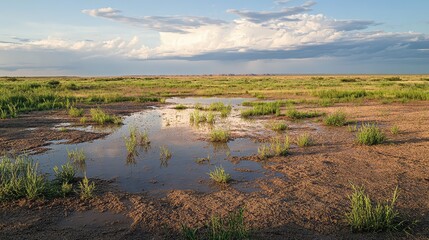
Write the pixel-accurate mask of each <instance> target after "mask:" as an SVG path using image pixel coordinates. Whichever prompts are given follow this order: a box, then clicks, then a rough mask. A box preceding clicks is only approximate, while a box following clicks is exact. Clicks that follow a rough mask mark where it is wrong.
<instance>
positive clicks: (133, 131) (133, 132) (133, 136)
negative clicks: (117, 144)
mask: <svg viewBox="0 0 429 240" xmlns="http://www.w3.org/2000/svg"><path fill="white" fill-rule="evenodd" d="M129 131H130V136H129V137H128V138H127V137H124V140H125V147H126V148H127V152H128V154H133V153H135V152H136V150H137V149H136V148H137V128H135V127H131V128H130V130H129Z"/></svg>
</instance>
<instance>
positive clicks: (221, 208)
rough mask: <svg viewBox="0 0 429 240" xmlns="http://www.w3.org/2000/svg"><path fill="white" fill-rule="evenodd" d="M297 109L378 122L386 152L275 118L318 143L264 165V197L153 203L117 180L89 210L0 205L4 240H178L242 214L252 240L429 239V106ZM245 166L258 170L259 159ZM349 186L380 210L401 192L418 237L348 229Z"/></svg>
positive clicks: (344, 133) (205, 196)
mask: <svg viewBox="0 0 429 240" xmlns="http://www.w3.org/2000/svg"><path fill="white" fill-rule="evenodd" d="M298 109H299V110H318V111H322V112H326V113H330V112H335V111H337V110H342V111H344V112H346V113H347V115H348V118H349V119H350V120H352V121H358V122H377V123H378V124H379V125H380V126H381V128H382V129H383V131H385V132H386V134H387V137H388V140H387V142H386V143H384V144H382V145H377V146H371V147H368V146H360V145H357V144H356V142H355V134H356V133H355V132H350V131H349V130H348V129H347V127H339V128H338V127H326V126H323V124H322V123H321V122H320V119H310V120H303V121H290V120H289V119H287V118H286V117H276V118H275V119H278V120H279V119H283V120H285V121H287V122H288V124H289V125H290V130H288V132H287V134H288V135H289V136H290V137H291V140H292V141H294V139H295V138H296V136H298V135H300V134H302V133H309V134H310V135H311V136H312V137H313V138H314V140H315V144H314V145H312V146H310V147H307V148H299V147H297V146H296V145H295V144H292V147H291V151H290V154H289V155H288V156H286V157H277V158H271V159H269V160H268V161H267V162H265V163H264V164H263V167H264V168H265V169H267V170H269V171H273V172H275V173H277V174H278V175H276V177H270V178H259V179H257V180H255V181H254V184H256V185H257V186H258V188H259V190H258V191H254V192H244V191H241V190H239V189H236V188H235V187H234V185H232V186H231V187H227V188H219V189H217V190H215V191H213V192H210V193H201V192H197V191H187V190H172V191H169V192H168V193H167V194H166V196H163V197H161V198H155V197H154V196H151V195H149V194H147V193H146V192H141V193H133V194H132V193H126V192H123V191H121V190H118V189H117V188H116V184H115V182H114V181H113V182H105V181H100V182H97V186H100V188H99V189H98V190H97V191H98V192H97V197H96V198H95V199H93V200H91V201H81V200H79V199H78V198H77V197H72V198H68V199H59V200H55V201H53V202H44V201H38V202H14V203H8V204H5V205H2V206H1V207H0V238H1V239H22V238H26V239H40V238H42V237H46V236H48V237H52V236H53V237H57V238H60V239H80V238H86V237H87V236H90V237H91V238H95V239H106V238H108V239H172V238H178V237H180V227H181V224H183V223H185V224H188V225H189V226H192V227H202V226H204V224H205V223H206V222H207V221H208V220H209V219H210V217H211V216H212V215H213V214H221V215H223V214H226V213H228V212H230V211H233V210H236V209H237V208H244V209H245V219H246V224H247V225H248V227H249V228H251V229H252V231H253V233H252V236H253V237H254V238H255V239H266V238H271V239H410V238H411V239H427V238H429V198H428V196H429V175H428V172H429V159H428V156H429V128H428V127H427V126H429V116H428V114H429V107H428V106H427V105H426V104H425V103H409V104H404V105H402V104H390V105H379V104H375V103H363V104H360V105H354V104H341V105H336V106H334V107H326V108H322V107H317V108H314V107H311V106H299V107H298ZM271 119H274V117H272V118H271ZM394 125H396V126H398V127H399V129H400V132H399V134H398V135H394V134H392V133H390V128H391V127H392V126H394ZM308 126H311V127H308ZM259 140H263V139H262V138H261V139H259ZM248 159H250V160H252V161H255V162H258V161H260V160H258V159H257V158H256V157H255V156H249V157H248ZM242 160H243V159H240V158H236V159H234V161H242ZM244 172H245V171H244ZM233 177H234V176H233ZM351 183H353V184H355V185H363V186H365V188H366V189H367V192H368V193H369V194H370V195H371V196H372V197H373V198H374V199H376V200H380V201H383V200H385V199H388V198H390V197H391V194H392V192H393V190H394V188H395V187H396V186H398V187H399V189H400V195H399V199H398V205H397V207H398V210H399V212H400V213H401V214H402V215H403V216H404V217H405V219H410V220H418V222H417V223H416V224H415V226H414V227H413V231H412V232H411V234H412V235H407V234H405V233H403V232H399V233H372V234H354V233H351V231H350V229H349V227H348V226H347V224H346V222H345V220H344V213H345V212H346V211H347V210H348V207H349V200H348V197H347V196H348V195H349V194H350V193H351V185H350V184H351ZM100 212H101V213H100Z"/></svg>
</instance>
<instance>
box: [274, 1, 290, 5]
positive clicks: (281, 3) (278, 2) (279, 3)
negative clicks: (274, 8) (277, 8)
mask: <svg viewBox="0 0 429 240" xmlns="http://www.w3.org/2000/svg"><path fill="white" fill-rule="evenodd" d="M292 1H293V0H277V1H274V3H275V4H277V5H283V4H288V3H290V2H292Z"/></svg>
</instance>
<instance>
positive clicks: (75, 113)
mask: <svg viewBox="0 0 429 240" xmlns="http://www.w3.org/2000/svg"><path fill="white" fill-rule="evenodd" d="M83 113H84V110H83V109H81V108H75V107H71V108H70V109H69V115H70V116H72V117H82V116H83Z"/></svg>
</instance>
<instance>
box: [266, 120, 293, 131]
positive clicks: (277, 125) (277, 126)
mask: <svg viewBox="0 0 429 240" xmlns="http://www.w3.org/2000/svg"><path fill="white" fill-rule="evenodd" d="M268 127H269V128H270V129H272V130H273V131H278V132H280V131H285V130H287V129H288V128H289V126H288V125H287V124H286V123H284V122H271V123H269V124H268Z"/></svg>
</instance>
